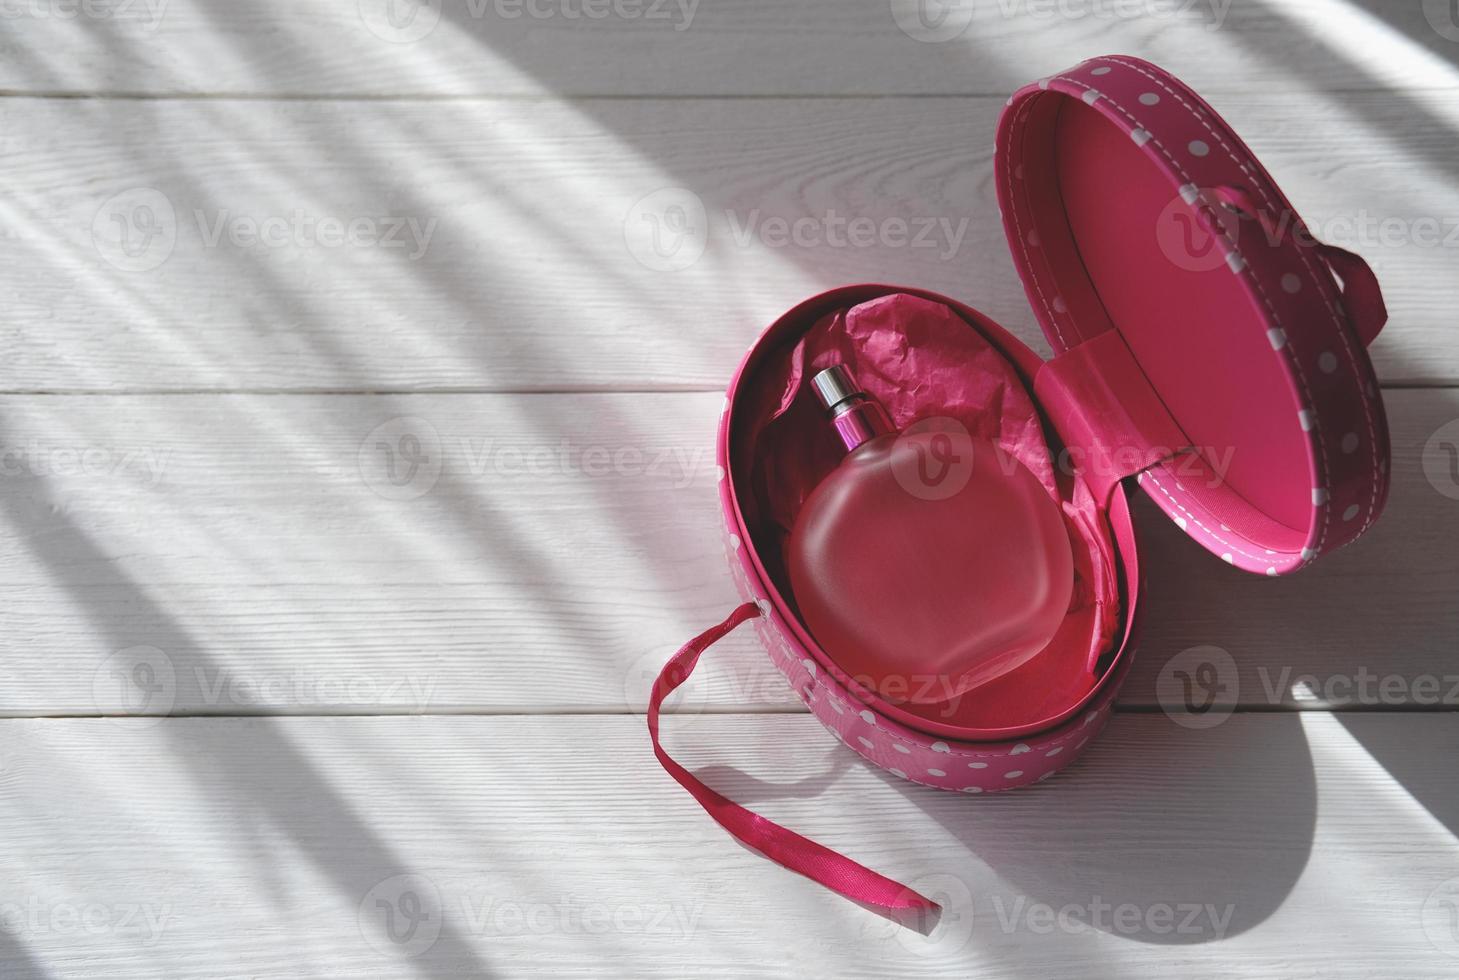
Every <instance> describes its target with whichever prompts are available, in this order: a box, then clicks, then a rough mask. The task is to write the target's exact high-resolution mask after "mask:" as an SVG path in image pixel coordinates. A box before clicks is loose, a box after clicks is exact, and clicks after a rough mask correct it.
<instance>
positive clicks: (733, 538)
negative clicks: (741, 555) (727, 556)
mask: <svg viewBox="0 0 1459 980" xmlns="http://www.w3.org/2000/svg"><path fill="white" fill-rule="evenodd" d="M730 547H731V548H733V549H734V550H736V551H739V550H740V536H739V535H738V534H731V535H730Z"/></svg>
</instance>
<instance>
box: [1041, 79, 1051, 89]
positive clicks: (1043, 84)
mask: <svg viewBox="0 0 1459 980" xmlns="http://www.w3.org/2000/svg"><path fill="white" fill-rule="evenodd" d="M1048 87H1049V80H1048V79H1047V78H1040V79H1039V88H1044V89H1046V88H1048Z"/></svg>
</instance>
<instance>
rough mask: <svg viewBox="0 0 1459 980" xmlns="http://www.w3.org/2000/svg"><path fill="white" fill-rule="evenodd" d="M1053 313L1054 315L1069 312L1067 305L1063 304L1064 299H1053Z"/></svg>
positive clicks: (1057, 297)
mask: <svg viewBox="0 0 1459 980" xmlns="http://www.w3.org/2000/svg"><path fill="white" fill-rule="evenodd" d="M1054 312H1055V313H1068V312H1069V304H1068V303H1066V302H1064V297H1062V296H1055V297H1054Z"/></svg>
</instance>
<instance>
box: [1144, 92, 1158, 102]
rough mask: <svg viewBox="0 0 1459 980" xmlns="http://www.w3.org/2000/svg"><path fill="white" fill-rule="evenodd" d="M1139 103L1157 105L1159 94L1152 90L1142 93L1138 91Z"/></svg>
mask: <svg viewBox="0 0 1459 980" xmlns="http://www.w3.org/2000/svg"><path fill="white" fill-rule="evenodd" d="M1140 104H1141V105H1159V104H1160V96H1158V95H1156V94H1155V93H1154V92H1142V93H1140Z"/></svg>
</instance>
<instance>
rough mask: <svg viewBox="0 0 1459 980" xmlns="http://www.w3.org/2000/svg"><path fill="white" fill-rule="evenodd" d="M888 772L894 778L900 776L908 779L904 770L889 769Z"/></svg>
mask: <svg viewBox="0 0 1459 980" xmlns="http://www.w3.org/2000/svg"><path fill="white" fill-rule="evenodd" d="M887 772H889V773H891V774H892V775H893V776H900V777H902V778H903V779H906V778H907V774H906V773H904V772H902V770H900V769H888V770H887Z"/></svg>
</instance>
